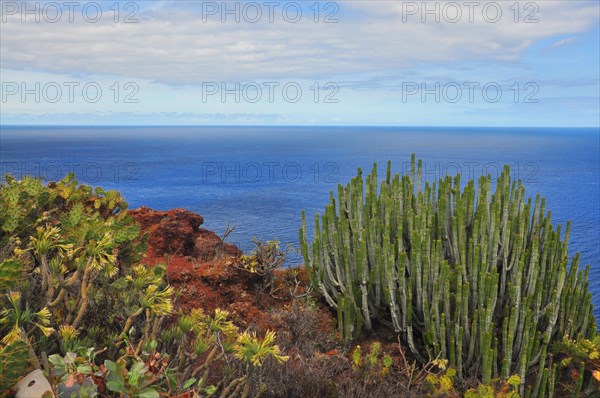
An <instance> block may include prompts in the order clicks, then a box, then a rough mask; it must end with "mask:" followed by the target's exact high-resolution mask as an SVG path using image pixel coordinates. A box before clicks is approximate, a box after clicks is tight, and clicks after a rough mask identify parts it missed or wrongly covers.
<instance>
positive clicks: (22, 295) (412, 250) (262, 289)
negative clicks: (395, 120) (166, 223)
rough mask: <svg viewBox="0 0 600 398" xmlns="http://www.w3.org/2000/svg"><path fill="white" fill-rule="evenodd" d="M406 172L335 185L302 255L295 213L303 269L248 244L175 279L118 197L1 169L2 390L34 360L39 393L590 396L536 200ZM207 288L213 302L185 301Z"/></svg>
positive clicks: (559, 270) (587, 340)
mask: <svg viewBox="0 0 600 398" xmlns="http://www.w3.org/2000/svg"><path fill="white" fill-rule="evenodd" d="M420 180H421V175H420V167H419V166H418V165H417V164H416V163H415V164H414V169H413V172H412V173H411V175H408V176H402V177H400V176H394V177H392V175H391V168H390V167H388V173H387V176H386V178H385V179H384V180H383V181H381V182H380V181H379V180H378V178H377V174H376V169H374V171H373V173H372V174H371V175H370V176H368V177H367V180H366V183H365V182H363V178H362V175H361V174H360V172H359V176H358V177H357V178H355V179H353V181H352V182H351V183H350V184H348V185H347V186H345V187H343V186H340V188H339V191H338V199H337V201H336V200H335V198H334V196H333V195H332V196H331V204H330V205H329V206H328V207H327V209H326V211H325V214H324V215H323V217H321V218H319V217H317V218H316V225H315V239H314V241H313V242H312V245H310V244H309V242H308V233H307V230H306V222H304V225H303V228H302V230H301V244H302V248H301V249H302V253H303V255H304V257H305V260H306V264H305V265H306V267H305V268H284V267H282V265H283V264H284V263H285V259H286V254H287V252H288V250H289V249H282V248H281V247H280V243H279V242H277V241H261V240H256V241H255V242H254V245H255V247H254V249H253V250H252V251H251V252H250V253H248V254H242V255H240V254H236V253H235V250H231V251H230V253H234V254H232V255H233V256H234V257H235V258H234V260H235V261H233V262H232V263H231V264H230V263H229V262H228V261H225V260H224V259H223V256H225V254H221V255H220V256H217V257H218V259H217V260H215V261H214V262H213V263H206V261H209V258H208V257H207V254H206V253H204V252H201V254H202V255H199V257H198V259H197V261H198V263H193V264H192V263H190V266H189V267H188V268H186V267H185V264H187V263H186V262H184V261H183V260H182V259H181V258H179V257H178V256H177V254H173V253H171V254H169V255H168V256H166V257H165V263H166V265H165V264H162V263H160V261H159V262H152V265H148V264H147V263H146V262H145V253H146V246H147V242H146V239H147V235H146V234H144V233H143V231H141V230H140V227H139V226H138V224H137V222H136V221H135V219H134V218H133V217H132V216H131V214H130V213H129V212H128V211H127V203H126V202H125V201H124V200H123V198H122V197H121V196H120V194H119V193H117V192H114V191H104V190H103V189H102V188H95V189H93V188H91V187H89V186H85V185H79V184H78V183H77V181H76V180H75V178H74V176H72V175H69V176H67V177H66V178H64V179H63V180H61V181H58V182H53V183H49V184H43V183H42V182H41V181H40V180H37V179H32V178H25V179H23V180H20V181H18V180H15V179H13V178H11V177H10V176H8V177H6V179H5V182H4V183H3V184H2V185H1V186H0V396H10V395H11V394H12V393H14V386H15V383H16V382H17V381H18V380H19V379H21V378H22V377H23V376H25V375H26V374H28V373H29V372H31V371H32V370H34V369H36V368H37V369H42V370H43V372H44V375H45V376H46V378H47V379H48V380H49V381H50V384H51V386H52V388H53V394H54V395H55V396H69V394H70V393H72V392H74V391H76V392H77V393H78V394H79V396H80V397H95V396H99V397H142V398H144V397H145V398H153V397H180V398H186V397H209V396H212V397H222V398H225V397H231V398H233V397H258V396H261V397H266V398H276V397H281V398H283V397H291V398H293V397H332V398H333V397H340V398H341V397H344V398H346V397H357V398H358V397H361V398H364V397H377V398H381V397H392V396H396V397H463V396H464V397H469V398H476V397H496V398H517V397H523V398H528V397H531V398H535V397H593V396H600V390H599V389H598V379H600V337H598V334H597V332H596V322H595V319H594V318H593V316H592V305H591V301H590V293H589V292H588V290H587V286H588V285H587V271H585V270H583V271H580V270H579V265H578V262H577V261H578V256H575V257H574V259H573V261H571V263H570V264H568V263H567V260H568V253H567V244H568V232H567V233H566V236H565V234H563V233H561V230H560V227H558V228H554V227H553V226H552V224H551V223H550V215H549V213H547V212H546V210H545V205H544V202H543V200H541V199H540V198H537V200H536V202H535V204H534V203H532V202H531V201H530V200H527V199H526V197H525V192H524V188H523V187H522V186H521V184H520V182H514V181H511V180H510V177H509V172H508V170H506V171H505V172H504V174H503V175H502V176H501V177H500V178H499V179H498V181H496V183H495V186H496V190H495V192H492V187H493V186H494V184H492V181H491V180H490V178H483V179H482V180H480V182H479V186H478V188H477V190H476V189H475V186H474V182H472V181H471V182H468V183H467V184H466V187H465V188H464V189H463V188H462V185H461V183H460V179H459V178H456V179H455V180H451V179H444V180H441V181H439V182H438V183H437V184H434V185H432V186H430V185H428V184H425V185H424V186H423V185H422V184H421V183H420ZM378 187H379V189H378ZM161 217H162V216H161ZM567 231H568V228H567ZM563 236H564V237H563ZM236 250H237V249H236ZM154 254H155V257H156V255H158V254H157V253H154ZM205 257H206V258H205ZM159 260H160V259H159ZM202 264H205V265H202ZM171 267H176V273H172V274H171V275H175V276H177V283H176V284H173V283H174V280H173V279H170V281H171V283H169V277H168V275H169V273H168V272H169V270H170V269H171V270H173V269H174V268H171ZM219 267H230V268H229V269H227V272H224V270H225V268H219ZM200 271H201V272H200ZM209 272H214V275H213V274H210V273H209ZM194 273H197V274H198V276H197V278H198V279H194V278H196V277H195V276H194ZM183 278H186V279H183ZM219 278H221V279H219ZM236 278H237V279H236ZM240 280H241V281H243V282H244V283H241V282H240ZM182 281H183V282H182ZM188 281H189V282H188ZM198 283H206V287H205V289H204V290H202V289H197V286H196V285H193V286H192V285H191V284H198ZM227 284H230V286H235V288H236V289H238V290H239V287H240V286H244V289H243V290H244V291H239V292H238V291H236V290H233V288H229V287H228V286H227ZM187 285H189V286H190V289H188V290H185V287H186V286H187ZM207 289H215V290H216V291H217V292H218V291H219V290H218V289H222V294H223V295H224V296H223V297H227V301H228V302H229V304H228V305H225V306H221V307H220V308H219V307H218V306H216V307H214V306H213V307H212V308H211V309H210V310H207V309H206V308H207V307H206V306H204V307H203V305H202V304H205V303H202V302H198V303H197V304H198V305H197V306H192V305H190V303H193V300H190V297H192V296H190V295H191V294H194V293H193V292H196V293H198V292H202V294H206V295H207V296H206V297H213V296H212V295H211V294H212V293H211V294H208V293H210V292H209V291H208V290H207ZM211 292H212V291H211ZM183 295H185V300H184V301H182V300H180V299H179V298H180V297H183ZM188 296H189V297H188ZM238 296H239V297H238ZM249 297H250V299H249ZM182 303H185V304H184V305H183V304H182ZM203 308H204V309H203ZM240 311H241V312H240ZM240 314H248V315H246V319H245V318H244V316H241V315H240ZM247 317H250V318H247ZM336 324H337V327H336Z"/></svg>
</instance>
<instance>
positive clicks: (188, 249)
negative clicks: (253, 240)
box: [129, 207, 241, 259]
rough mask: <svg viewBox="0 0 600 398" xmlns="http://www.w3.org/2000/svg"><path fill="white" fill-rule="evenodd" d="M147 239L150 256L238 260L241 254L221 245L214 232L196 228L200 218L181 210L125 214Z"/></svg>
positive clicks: (144, 208) (230, 246)
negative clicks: (145, 234)
mask: <svg viewBox="0 0 600 398" xmlns="http://www.w3.org/2000/svg"><path fill="white" fill-rule="evenodd" d="M129 213H130V214H131V215H132V216H133V217H135V219H136V220H137V222H138V223H139V224H140V227H141V228H142V231H143V232H147V233H148V234H149V236H148V252H149V254H152V255H165V254H167V255H178V256H193V257H198V258H203V259H210V258H212V257H215V256H216V255H217V254H222V253H224V254H228V255H232V256H238V255H240V254H241V251H240V250H239V249H238V248H237V247H235V246H233V245H230V244H227V243H224V242H222V241H221V238H219V237H218V236H217V235H216V234H215V233H214V232H211V231H208V230H206V229H203V228H200V225H202V224H203V223H204V218H202V216H200V215H198V214H196V213H192V212H191V211H188V210H184V209H173V210H169V211H157V210H152V209H150V208H148V207H140V208H139V209H136V210H132V211H130V212H129Z"/></svg>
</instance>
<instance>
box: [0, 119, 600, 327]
mask: <svg viewBox="0 0 600 398" xmlns="http://www.w3.org/2000/svg"><path fill="white" fill-rule="evenodd" d="M599 138H600V132H599V130H598V129H544V128H538V129H518V128H381V127H336V128H332V127H43V128H40V127H37V128H33V127H2V128H0V166H1V172H2V173H1V174H5V173H12V174H13V175H15V176H17V177H22V176H25V175H36V176H42V177H43V178H46V179H50V180H55V179H57V178H60V177H62V176H63V175H64V174H66V173H67V172H69V171H74V172H75V173H76V175H77V177H78V179H79V181H80V182H82V183H87V184H90V185H101V186H103V187H105V188H109V189H117V190H119V191H121V192H122V193H123V195H124V196H125V198H126V199H127V200H128V202H129V204H130V207H133V208H135V207H138V206H142V205H144V206H148V207H151V208H155V209H171V208H175V207H182V208H186V209H189V210H191V211H194V212H197V213H199V214H201V215H202V216H203V217H204V218H205V225H204V226H205V227H206V228H209V229H211V230H214V231H215V232H217V233H218V234H221V233H223V232H224V231H225V228H226V226H227V224H228V222H231V224H232V225H236V226H237V228H236V229H235V231H234V232H233V233H232V234H231V235H230V236H229V238H228V240H229V241H230V242H231V243H236V244H237V245H238V246H240V248H242V249H244V250H250V249H251V247H252V243H251V242H252V238H253V237H257V238H261V239H266V240H270V239H275V238H277V239H279V240H281V241H282V242H285V243H290V244H292V245H294V246H295V247H296V248H297V247H298V228H299V226H300V221H301V211H302V209H305V210H306V211H307V214H308V216H309V217H308V218H309V220H311V219H312V217H313V216H314V213H315V212H321V211H322V210H323V208H324V206H325V204H326V203H327V201H328V196H329V191H330V190H332V189H336V186H337V184H338V183H346V182H347V181H348V180H349V179H350V178H351V177H353V176H355V175H356V170H357V168H358V167H362V168H363V170H366V171H370V170H371V167H372V164H373V162H378V163H379V164H380V175H381V174H383V172H384V165H385V163H386V162H387V160H388V159H391V160H392V162H393V168H394V170H395V171H402V170H403V169H405V168H406V167H408V166H409V162H410V155H411V153H413V152H414V153H416V154H417V157H419V158H421V159H422V160H423V161H424V166H425V169H426V176H425V177H426V178H427V180H428V181H433V180H435V179H437V178H439V177H440V176H443V175H446V174H450V175H455V174H456V173H457V171H461V172H462V174H463V180H464V179H465V178H464V177H465V176H470V177H471V178H473V177H475V178H478V177H479V176H481V175H482V174H488V173H489V174H492V176H496V175H497V174H498V173H499V172H500V170H501V168H502V166H503V165H504V164H509V165H510V166H511V169H512V172H513V175H514V176H515V177H518V178H520V179H522V180H523V181H524V184H525V187H526V190H527V193H528V195H529V196H532V197H535V195H536V193H538V192H539V193H540V194H541V195H542V196H545V197H546V199H547V208H548V209H549V210H551V211H552V217H553V220H554V223H555V224H556V223H565V222H566V221H567V220H571V221H572V234H571V244H570V252H571V254H574V253H575V252H576V251H580V252H581V254H582V260H583V261H582V262H583V264H591V266H592V272H591V276H590V283H591V289H592V291H593V292H594V294H595V297H594V302H595V307H596V316H597V317H598V316H599V315H600V191H599V189H600V188H599V180H600V174H599V173H600V159H599V153H600V148H599ZM289 262H290V263H291V264H294V263H299V262H300V259H299V257H298V256H297V255H292V256H291V257H290V261H289Z"/></svg>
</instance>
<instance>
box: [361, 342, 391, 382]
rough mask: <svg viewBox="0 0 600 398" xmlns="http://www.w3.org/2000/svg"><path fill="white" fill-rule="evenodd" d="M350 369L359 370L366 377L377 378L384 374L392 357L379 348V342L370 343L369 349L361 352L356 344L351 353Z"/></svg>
mask: <svg viewBox="0 0 600 398" xmlns="http://www.w3.org/2000/svg"><path fill="white" fill-rule="evenodd" d="M351 359H352V369H354V370H355V371H358V372H361V373H362V374H363V376H365V377H366V378H367V379H377V378H378V377H383V376H386V375H387V374H388V373H389V372H390V369H391V367H392V365H393V360H392V357H391V356H389V355H388V354H386V353H383V352H382V350H381V343H380V342H378V341H376V342H374V343H372V344H371V348H370V351H368V352H365V353H363V351H362V347H361V346H360V345H357V346H356V347H355V348H354V350H352V354H351Z"/></svg>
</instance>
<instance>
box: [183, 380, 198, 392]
mask: <svg viewBox="0 0 600 398" xmlns="http://www.w3.org/2000/svg"><path fill="white" fill-rule="evenodd" d="M196 381H197V380H196V378H194V377H192V378H191V379H188V380H186V381H185V383H183V389H184V390H187V389H188V388H190V387H191V386H192V385H193V384H194V383H195V382H196Z"/></svg>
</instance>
